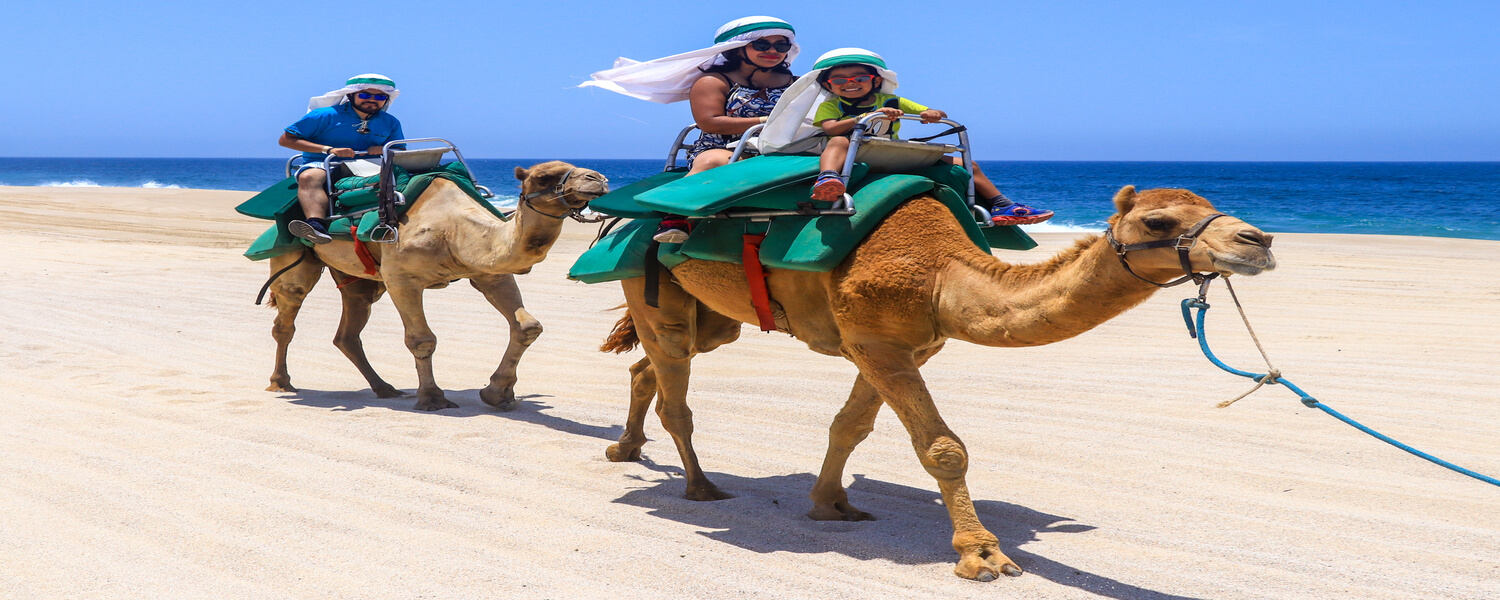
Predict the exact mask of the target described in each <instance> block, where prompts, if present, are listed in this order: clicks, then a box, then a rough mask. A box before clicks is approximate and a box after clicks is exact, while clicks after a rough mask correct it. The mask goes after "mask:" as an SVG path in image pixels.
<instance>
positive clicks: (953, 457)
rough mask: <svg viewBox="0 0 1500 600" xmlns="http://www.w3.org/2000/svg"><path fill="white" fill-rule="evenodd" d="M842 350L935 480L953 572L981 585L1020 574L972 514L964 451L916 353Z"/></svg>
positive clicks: (884, 348)
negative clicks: (953, 553)
mask: <svg viewBox="0 0 1500 600" xmlns="http://www.w3.org/2000/svg"><path fill="white" fill-rule="evenodd" d="M843 352H844V355H845V356H847V357H849V360H851V361H853V362H854V364H855V365H856V366H858V367H859V372H860V374H861V375H862V376H863V378H864V379H865V380H866V381H868V382H869V383H870V385H871V386H872V387H873V388H875V390H876V391H877V392H879V394H880V396H881V397H883V398H884V399H885V402H886V404H887V405H889V406H890V407H891V410H892V411H894V412H895V413H896V416H897V417H898V418H900V419H901V423H902V424H903V425H905V426H906V431H907V433H908V434H910V435H911V442H912V446H913V447H914V448H915V449H916V451H917V458H918V459H919V460H920V461H921V462H922V467H923V468H926V469H927V472H928V473H929V474H931V475H932V477H933V479H936V480H937V484H938V489H939V490H940V491H941V492H942V494H943V504H944V505H945V506H947V507H948V518H949V519H951V520H952V521H953V549H954V550H957V551H958V565H957V566H956V567H954V569H953V572H954V574H956V575H958V576H959V577H963V578H966V579H978V580H980V581H992V580H994V579H995V578H996V577H998V576H999V575H1000V574H1001V573H1004V574H1006V575H1012V576H1014V575H1020V574H1021V568H1020V567H1019V566H1016V564H1015V561H1012V560H1011V559H1010V558H1009V557H1007V556H1005V553H1003V552H1001V551H1000V543H999V540H998V539H996V538H995V535H994V534H992V533H990V532H989V530H987V529H985V528H984V525H982V524H980V522H979V515H977V514H975V512H974V502H973V500H971V499H970V497H969V488H968V484H967V483H966V482H965V480H964V475H965V473H966V472H967V471H968V468H969V456H968V451H967V450H966V449H965V448H964V445H963V442H962V441H960V440H959V439H958V436H957V435H956V434H954V433H953V431H952V430H951V429H949V428H948V425H947V423H944V422H943V417H942V415H939V414H938V410H937V405H936V404H934V403H933V401H932V394H931V393H929V392H928V391H927V384H926V383H924V382H923V381H922V374H921V373H920V372H918V370H917V367H918V360H917V357H916V353H915V352H914V351H913V350H912V349H911V348H909V347H903V346H901V345H900V344H899V342H893V341H885V340H869V341H860V342H857V343H846V344H845V346H844V349H843Z"/></svg>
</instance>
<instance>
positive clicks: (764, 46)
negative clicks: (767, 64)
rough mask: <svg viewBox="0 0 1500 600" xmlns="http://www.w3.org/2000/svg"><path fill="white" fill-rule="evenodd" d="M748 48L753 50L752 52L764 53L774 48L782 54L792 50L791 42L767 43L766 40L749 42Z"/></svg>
mask: <svg viewBox="0 0 1500 600" xmlns="http://www.w3.org/2000/svg"><path fill="white" fill-rule="evenodd" d="M750 48H751V49H753V50H755V51H757V52H765V51H767V50H770V49H772V48H775V49H776V51H777V52H780V53H782V54H786V53H787V51H788V50H791V49H792V43H791V42H775V43H772V42H768V41H766V40H755V41H753V42H750Z"/></svg>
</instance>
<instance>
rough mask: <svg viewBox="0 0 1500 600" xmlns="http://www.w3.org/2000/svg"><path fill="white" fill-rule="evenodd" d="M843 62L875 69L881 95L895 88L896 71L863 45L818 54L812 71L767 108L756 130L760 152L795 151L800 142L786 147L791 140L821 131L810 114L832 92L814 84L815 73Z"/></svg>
mask: <svg viewBox="0 0 1500 600" xmlns="http://www.w3.org/2000/svg"><path fill="white" fill-rule="evenodd" d="M844 65H869V66H871V67H875V71H876V72H877V73H879V74H880V78H881V79H882V83H881V84H880V90H879V91H880V92H881V93H884V94H890V93H893V92H895V91H896V85H897V83H896V72H895V71H892V70H890V69H887V68H886V66H885V59H884V58H881V57H880V55H879V54H876V53H874V52H871V51H869V50H865V49H863V48H839V49H838V50H832V51H829V52H827V53H825V54H824V55H822V56H819V57H818V62H817V63H815V64H814V65H813V70H812V71H810V72H808V73H807V74H806V75H803V76H801V77H799V78H797V81H796V82H795V83H793V84H792V86H791V87H789V88H787V90H786V92H783V93H782V94H781V100H779V101H777V102H776V108H775V109H773V110H772V111H771V115H770V116H769V117H766V126H765V128H764V129H761V130H760V151H761V152H763V153H771V152H799V151H802V148H801V144H797V145H796V147H790V146H792V144H793V142H799V141H802V140H803V139H806V138H808V137H810V136H813V135H817V134H819V133H822V131H823V130H822V128H820V127H818V126H816V125H813V116H814V115H815V114H817V112H818V105H819V104H822V103H824V102H826V101H827V100H828V99H829V98H830V97H832V94H830V93H828V90H825V89H823V86H821V85H819V84H818V76H819V75H821V74H822V73H823V72H824V71H827V70H828V69H832V68H834V67H841V66H844Z"/></svg>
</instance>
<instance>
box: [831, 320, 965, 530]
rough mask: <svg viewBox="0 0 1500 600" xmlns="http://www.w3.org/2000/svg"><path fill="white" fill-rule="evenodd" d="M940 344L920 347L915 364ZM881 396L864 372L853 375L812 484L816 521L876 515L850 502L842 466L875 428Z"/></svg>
mask: <svg viewBox="0 0 1500 600" xmlns="http://www.w3.org/2000/svg"><path fill="white" fill-rule="evenodd" d="M942 348H943V346H942V344H939V345H937V346H935V347H932V348H928V349H926V350H922V351H920V352H918V353H917V354H916V360H917V366H918V367H920V366H922V365H923V364H926V362H927V359H929V358H932V356H933V355H934V354H937V353H938V351H939V350H941V349H942ZM880 406H881V398H880V393H879V392H877V391H876V390H875V387H874V386H872V385H870V382H869V381H866V380H865V376H864V375H859V376H857V377H855V378H854V388H853V389H851V390H849V400H848V401H846V402H845V403H844V408H843V410H840V411H839V414H838V416H836V417H834V418H833V424H832V425H829V426H828V454H827V455H825V456H824V457H823V470H822V471H821V472H819V473H818V482H817V483H815V484H813V489H812V494H810V496H811V498H812V502H813V508H812V510H810V511H808V513H807V516H808V517H809V518H811V519H814V520H817V521H866V520H873V519H874V518H875V517H874V516H873V515H871V514H870V513H867V512H864V511H862V510H859V509H857V508H855V507H854V505H853V504H850V503H849V493H848V492H847V491H846V490H845V489H844V466H845V465H846V464H847V463H848V462H849V455H850V454H851V453H853V452H854V448H855V447H856V446H858V445H859V443H860V442H863V441H865V438H866V437H869V435H870V432H872V431H874V430H875V417H876V416H877V415H879V414H880Z"/></svg>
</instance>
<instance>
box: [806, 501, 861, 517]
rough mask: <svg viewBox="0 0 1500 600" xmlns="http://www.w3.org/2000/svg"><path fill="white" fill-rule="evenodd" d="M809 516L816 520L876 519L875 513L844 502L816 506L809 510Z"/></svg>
mask: <svg viewBox="0 0 1500 600" xmlns="http://www.w3.org/2000/svg"><path fill="white" fill-rule="evenodd" d="M807 518H809V519H812V520H814V521H874V520H875V515H872V514H870V513H867V512H865V511H862V510H859V509H857V508H854V507H853V506H849V505H848V504H844V505H842V506H840V505H839V504H834V505H833V506H815V507H813V509H812V510H810V511H807Z"/></svg>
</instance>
